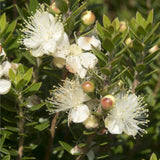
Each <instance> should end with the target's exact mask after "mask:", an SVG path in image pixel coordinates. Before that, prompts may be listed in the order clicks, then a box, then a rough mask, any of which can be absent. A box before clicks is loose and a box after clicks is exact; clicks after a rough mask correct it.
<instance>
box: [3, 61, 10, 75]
mask: <svg viewBox="0 0 160 160" xmlns="http://www.w3.org/2000/svg"><path fill="white" fill-rule="evenodd" d="M2 67H3V74H4V75H5V76H6V77H8V75H9V69H10V68H11V63H10V62H8V61H4V62H3V63H2Z"/></svg>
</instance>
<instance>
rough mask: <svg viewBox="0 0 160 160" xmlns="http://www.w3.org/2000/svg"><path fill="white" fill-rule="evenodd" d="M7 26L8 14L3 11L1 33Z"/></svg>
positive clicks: (0, 21)
mask: <svg viewBox="0 0 160 160" xmlns="http://www.w3.org/2000/svg"><path fill="white" fill-rule="evenodd" d="M6 27H7V22H6V14H5V13H3V14H2V15H1V17H0V34H2V32H3V31H4V30H5V28H6Z"/></svg>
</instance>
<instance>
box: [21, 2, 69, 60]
mask: <svg viewBox="0 0 160 160" xmlns="http://www.w3.org/2000/svg"><path fill="white" fill-rule="evenodd" d="M22 32H23V33H24V37H23V39H22V43H23V44H24V45H25V46H26V47H27V49H29V50H30V52H31V54H32V55H33V56H34V57H40V56H43V55H44V54H47V55H52V56H55V54H57V55H56V57H58V53H57V48H58V47H59V46H60V44H61V42H63V41H65V42H66V41H68V37H67V34H66V33H65V32H64V27H63V24H62V23H61V22H60V21H59V20H58V18H57V17H54V16H53V15H52V14H50V13H48V12H47V11H44V6H43V5H41V7H40V9H39V10H37V11H36V13H35V15H34V16H32V17H30V19H29V21H28V22H27V21H26V22H25V27H24V29H23V30H22ZM65 42H64V43H65ZM64 43H63V44H64ZM68 43H69V42H67V44H68ZM57 46H58V47H57ZM63 47H64V45H63ZM63 47H62V46H61V47H60V48H63ZM63 56H64V55H63ZM60 57H62V55H60Z"/></svg>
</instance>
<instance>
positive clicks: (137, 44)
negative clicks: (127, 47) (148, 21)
mask: <svg viewBox="0 0 160 160" xmlns="http://www.w3.org/2000/svg"><path fill="white" fill-rule="evenodd" d="M133 48H134V49H136V50H137V51H143V50H144V44H142V43H141V42H140V41H139V40H138V39H135V40H134V41H133Z"/></svg>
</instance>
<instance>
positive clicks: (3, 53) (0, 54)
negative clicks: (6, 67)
mask: <svg viewBox="0 0 160 160" xmlns="http://www.w3.org/2000/svg"><path fill="white" fill-rule="evenodd" d="M0 56H6V53H5V51H4V49H3V48H2V52H1V53H0Z"/></svg>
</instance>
